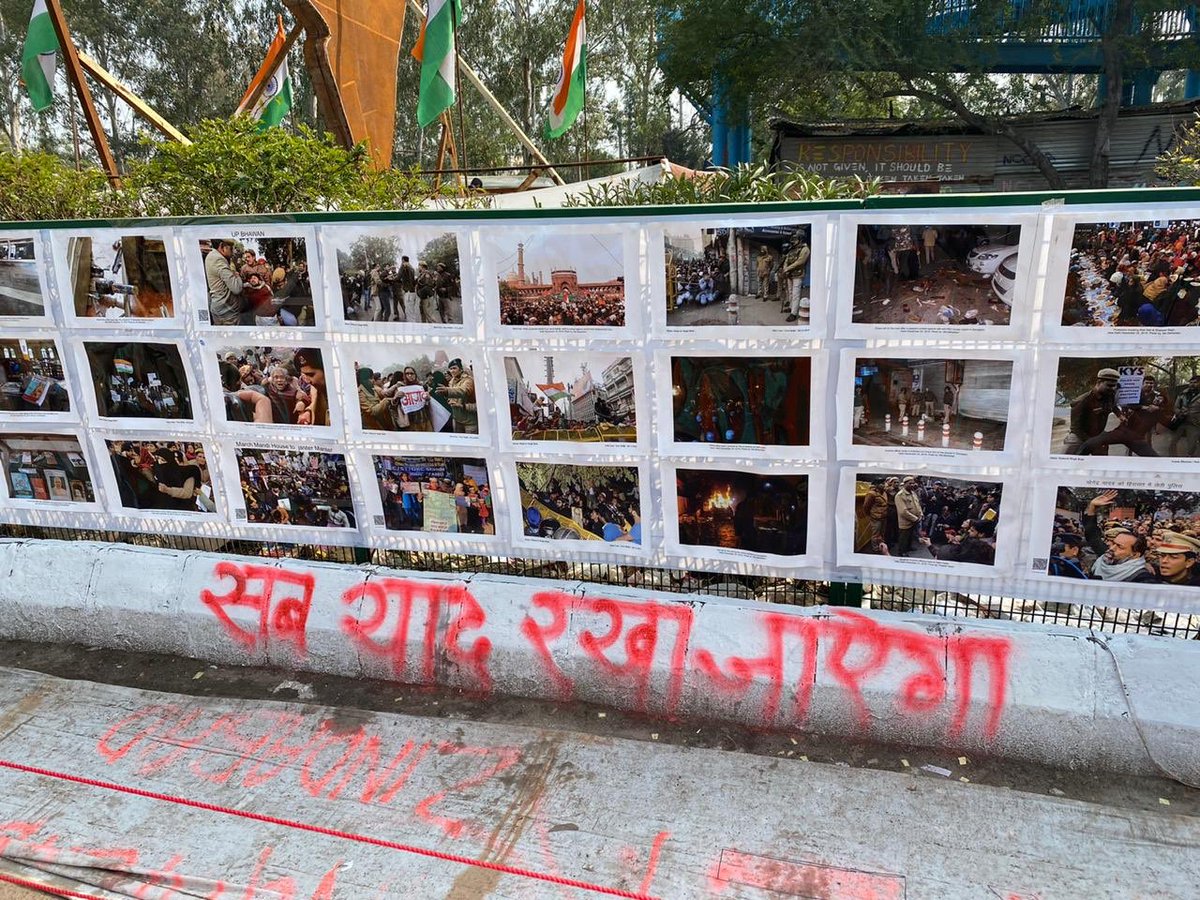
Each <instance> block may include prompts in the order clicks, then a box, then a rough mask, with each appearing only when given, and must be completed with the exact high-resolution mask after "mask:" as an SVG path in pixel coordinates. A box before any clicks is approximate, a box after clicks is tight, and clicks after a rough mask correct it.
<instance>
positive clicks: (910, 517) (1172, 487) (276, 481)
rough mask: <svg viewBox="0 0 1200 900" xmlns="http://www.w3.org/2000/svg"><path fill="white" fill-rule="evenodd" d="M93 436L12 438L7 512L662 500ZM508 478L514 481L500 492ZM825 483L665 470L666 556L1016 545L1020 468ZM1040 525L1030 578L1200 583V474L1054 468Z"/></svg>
mask: <svg viewBox="0 0 1200 900" xmlns="http://www.w3.org/2000/svg"><path fill="white" fill-rule="evenodd" d="M93 442H94V443H93V444H92V446H91V448H90V452H94V454H95V456H94V459H95V460H97V463H96V465H93V464H92V463H91V462H90V461H89V459H88V453H89V447H88V446H87V445H86V444H85V443H83V442H81V437H80V435H79V434H78V433H69V432H66V431H63V432H61V433H56V434H46V433H14V432H4V433H0V465H2V466H3V473H4V477H3V481H2V486H3V492H4V505H5V506H6V507H12V508H32V509H41V508H46V507H48V506H57V507H61V508H65V509H71V510H74V511H80V512H86V511H89V510H99V509H106V510H107V511H108V512H110V513H112V514H115V515H121V516H133V517H140V518H146V519H152V520H159V521H161V520H163V519H166V518H175V519H178V518H183V519H191V520H199V521H204V520H211V521H228V522H232V523H234V524H237V525H240V526H242V527H244V528H247V529H250V531H251V533H258V534H261V535H269V536H270V538H271V539H273V540H279V539H286V535H287V534H288V532H289V531H294V530H296V529H303V530H305V531H306V532H308V531H313V530H316V531H327V532H328V531H347V530H350V531H358V532H359V533H361V534H366V535H371V536H374V537H377V538H382V539H384V542H385V544H386V545H389V546H413V547H417V548H420V547H421V546H422V544H421V541H422V539H425V540H426V541H429V540H433V541H438V542H443V543H448V544H450V545H454V546H459V547H466V546H473V547H474V548H475V549H477V550H484V549H486V548H488V547H489V546H490V547H491V548H492V549H493V550H494V551H495V550H498V545H499V544H500V543H501V542H503V541H504V535H505V534H506V532H507V534H508V538H509V540H510V541H511V543H512V545H513V546H514V547H536V548H540V549H545V548H552V549H553V550H555V551H564V552H566V551H568V550H569V551H571V552H576V551H578V552H583V553H587V552H603V553H605V554H609V555H612V554H617V555H626V556H632V557H644V556H646V555H648V554H649V553H650V551H651V550H652V549H654V548H652V547H650V546H649V544H651V543H652V542H654V541H655V537H654V536H653V535H655V534H656V533H657V529H654V528H651V527H644V522H643V520H644V518H647V519H648V517H649V516H650V515H651V514H652V512H651V510H652V508H653V507H652V505H651V504H649V503H648V497H647V493H648V489H649V488H650V486H651V483H650V481H649V480H648V470H647V467H646V466H645V465H613V464H604V463H599V464H583V463H578V462H548V461H545V460H539V461H532V460H530V461H516V462H511V463H505V464H504V465H503V467H500V468H498V467H497V466H496V464H495V461H494V460H491V459H488V458H486V457H483V456H459V455H449V454H443V455H395V454H373V453H369V452H366V451H358V452H355V453H352V454H345V453H334V452H327V451H322V450H318V449H315V448H303V449H300V448H296V447H286V446H279V445H268V444H263V445H252V444H243V443H241V442H226V443H222V444H220V445H218V446H219V447H220V449H219V450H217V451H215V452H216V453H219V454H222V459H221V464H220V470H221V471H224V472H225V473H227V477H226V483H225V487H224V489H222V487H221V485H220V483H219V479H214V477H213V466H212V460H213V459H214V449H213V447H212V446H209V445H207V444H206V443H205V442H202V441H193V440H189V439H187V438H183V437H169V438H163V437H157V436H156V437H145V438H140V439H130V438H129V437H128V436H122V437H107V436H104V435H94V436H93ZM497 478H499V480H500V481H501V482H502V483H504V484H508V485H515V490H513V489H509V490H507V491H505V490H503V489H500V488H499V487H498V483H497ZM823 479H824V473H823V472H821V471H819V470H815V469H807V470H806V469H803V468H788V469H782V468H770V469H763V468H759V469H757V470H756V469H755V468H746V467H735V468H720V467H712V466H706V467H704V468H694V467H688V466H686V465H683V464H680V465H668V466H665V467H664V469H663V477H662V497H661V509H662V519H663V521H662V525H663V534H664V544H663V549H664V550H665V552H666V553H667V554H668V555H671V556H673V557H678V558H685V559H695V560H716V561H722V562H739V563H759V564H762V565H765V566H768V567H775V568H780V569H796V568H806V567H819V566H820V565H821V564H822V561H823V560H824V559H825V558H826V554H827V553H828V547H827V545H826V543H827V541H828V539H829V537H830V533H831V531H836V539H837V542H838V543H837V562H838V564H839V565H841V566H857V567H862V568H868V569H892V570H896V569H902V570H906V571H916V572H931V573H940V574H955V575H965V576H974V577H981V576H982V577H998V576H1000V575H1003V574H1006V573H1007V572H1008V570H1009V569H1010V567H1011V566H1012V565H1013V563H1014V561H1015V559H1016V557H1017V555H1018V553H1019V552H1020V550H1021V547H1020V542H1021V538H1022V533H1023V531H1024V530H1025V529H1024V527H1023V526H1024V522H1023V521H1022V519H1023V518H1024V516H1023V515H1022V512H1023V509H1022V505H1021V503H1020V502H1019V501H1020V499H1021V498H1020V497H1015V496H1014V486H1013V483H1012V481H1011V479H1007V478H1003V477H989V478H984V477H971V478H968V477H964V476H963V475H962V474H961V473H960V474H958V475H953V474H949V473H944V472H930V471H917V472H912V471H905V470H900V469H883V468H879V469H854V468H846V469H844V470H842V473H841V481H840V485H839V492H838V498H837V500H836V508H835V510H834V512H835V516H834V521H835V523H836V525H835V527H834V529H830V528H829V527H828V522H829V517H828V516H827V514H826V510H825V509H824V507H825V497H826V493H825V491H824V480H823ZM97 480H99V481H100V482H101V483H102V484H103V490H102V491H99V490H98V489H97V484H96V482H97ZM355 483H357V485H358V486H360V487H361V488H362V493H361V494H360V495H358V496H361V497H362V501H363V502H362V505H361V506H359V505H358V504H356V502H355V499H354V497H355V496H356V492H355V490H354V489H353V485H354V484H355ZM222 490H224V491H226V492H227V493H226V494H225V496H224V497H223V496H222ZM102 497H103V499H101V498H102ZM507 498H513V500H508V499H507ZM514 501H515V502H514ZM363 515H365V516H366V517H367V518H366V519H365V520H363V519H361V518H360V516H363ZM1030 521H1031V523H1032V528H1031V530H1030V534H1031V537H1030V541H1029V544H1028V547H1027V548H1026V549H1027V552H1028V553H1029V555H1030V560H1029V561H1030V563H1031V569H1032V573H1033V574H1034V575H1035V576H1039V577H1045V578H1049V579H1063V578H1067V579H1077V580H1091V581H1099V582H1109V583H1116V584H1128V583H1136V584H1139V585H1142V584H1161V585H1167V586H1174V587H1188V588H1190V587H1200V565H1198V561H1200V475H1190V476H1181V477H1180V478H1178V479H1176V480H1173V481H1171V482H1167V481H1165V480H1163V479H1161V478H1160V479H1153V478H1144V477H1143V478H1140V479H1137V478H1135V479H1124V480H1122V479H1110V480H1103V479H1095V478H1092V479H1088V478H1085V477H1081V476H1071V475H1064V476H1062V477H1061V478H1047V479H1043V480H1042V482H1041V483H1040V484H1039V485H1038V487H1037V497H1036V499H1035V502H1034V503H1033V506H1032V519H1031V520H1030Z"/></svg>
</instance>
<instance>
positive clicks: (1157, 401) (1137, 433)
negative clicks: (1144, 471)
mask: <svg viewBox="0 0 1200 900" xmlns="http://www.w3.org/2000/svg"><path fill="white" fill-rule="evenodd" d="M1106 371H1107V372H1111V371H1112V370H1111V369H1102V370H1101V372H1102V373H1103V372H1106ZM1099 384H1100V382H1097V386H1099ZM1095 390H1096V388H1093V392H1094V391H1095ZM1088 396H1089V395H1085V396H1084V398H1081V400H1083V401H1084V406H1085V407H1086V406H1088V403H1089V402H1090V401H1086V398H1087V397H1088ZM1165 406H1166V398H1165V397H1164V396H1163V395H1162V394H1161V393H1160V392H1159V391H1158V389H1157V385H1156V383H1155V380H1154V378H1153V377H1150V376H1147V377H1146V378H1145V379H1143V381H1142V391H1141V395H1140V397H1139V402H1138V403H1131V404H1126V405H1115V409H1114V412H1115V413H1116V415H1117V419H1118V423H1117V426H1116V427H1115V428H1113V429H1112V430H1111V431H1103V430H1102V431H1101V432H1100V433H1099V434H1096V435H1094V436H1092V437H1089V438H1087V440H1085V441H1083V443H1081V444H1080V445H1079V446H1078V447H1077V448H1075V451H1074V452H1075V453H1077V454H1078V455H1080V456H1091V455H1092V454H1094V453H1097V452H1098V451H1100V450H1107V448H1108V447H1110V446H1112V445H1113V444H1123V445H1124V446H1125V447H1127V448H1129V452H1130V453H1132V454H1134V455H1135V456H1158V453H1157V451H1155V449H1154V448H1153V447H1152V446H1151V445H1150V434H1151V432H1152V431H1153V430H1154V428H1155V426H1156V425H1158V423H1159V421H1160V420H1161V418H1162V413H1163V409H1164V408H1165ZM1100 408H1103V404H1102V403H1101V404H1100ZM1085 413H1087V414H1088V415H1092V414H1093V413H1092V412H1091V411H1090V410H1086V409H1085ZM1071 416H1072V420H1074V419H1075V404H1072V405H1071ZM1106 422H1107V416H1105V423H1102V426H1101V427H1102V428H1103V427H1105V424H1106ZM1081 424H1083V425H1086V426H1087V427H1094V425H1095V420H1094V419H1091V420H1090V421H1088V422H1087V423H1081ZM1071 430H1072V432H1075V422H1074V421H1072V427H1071ZM1075 433H1076V434H1078V432H1075Z"/></svg>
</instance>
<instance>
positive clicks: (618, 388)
mask: <svg viewBox="0 0 1200 900" xmlns="http://www.w3.org/2000/svg"><path fill="white" fill-rule="evenodd" d="M502 361H503V374H502V376H501V372H500V371H499V369H500V367H499V366H497V372H496V377H497V378H500V377H503V378H504V391H505V394H506V396H507V398H508V412H507V416H505V414H504V413H503V411H502V412H501V429H502V431H503V434H504V441H503V444H504V446H505V447H516V448H527V447H530V448H532V447H536V446H538V445H539V444H551V445H553V446H556V447H561V446H562V445H570V444H579V445H584V446H585V447H586V449H587V450H588V451H589V452H595V453H603V452H605V451H609V450H611V451H612V452H614V453H626V452H628V451H629V449H630V448H631V447H632V446H637V445H640V441H639V424H640V423H644V422H645V421H646V419H645V414H644V412H643V409H642V407H643V403H642V399H643V398H642V395H641V391H642V373H641V371H640V366H641V356H640V355H637V356H634V355H630V354H627V353H591V352H588V353H560V352H550V351H547V352H544V353H513V354H508V353H506V354H504V355H503V356H502ZM497 387H499V386H497Z"/></svg>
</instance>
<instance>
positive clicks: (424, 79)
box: [412, 0, 462, 128]
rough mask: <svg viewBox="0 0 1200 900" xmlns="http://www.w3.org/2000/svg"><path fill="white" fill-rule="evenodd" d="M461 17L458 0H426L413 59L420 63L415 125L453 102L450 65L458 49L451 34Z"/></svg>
mask: <svg viewBox="0 0 1200 900" xmlns="http://www.w3.org/2000/svg"><path fill="white" fill-rule="evenodd" d="M461 18H462V3H461V0H429V6H428V7H426V9H425V21H424V22H423V23H422V24H421V36H420V37H419V38H417V45H416V46H415V47H413V50H412V55H413V58H414V59H416V60H417V61H418V62H420V63H421V93H420V95H419V98H418V100H417V124H418V125H420V126H421V127H422V128H424V127H425V126H426V125H429V124H431V123H432V122H433V121H434V120H435V119H437V117H438V116H440V115H441V114H442V113H443V112H445V111H446V110H447V109H449V108H450V107H451V106H453V105H454V67H455V66H456V65H457V64H458V50H457V48H456V47H455V45H454V41H455V36H454V33H455V31H456V30H457V29H458V22H459V19H461Z"/></svg>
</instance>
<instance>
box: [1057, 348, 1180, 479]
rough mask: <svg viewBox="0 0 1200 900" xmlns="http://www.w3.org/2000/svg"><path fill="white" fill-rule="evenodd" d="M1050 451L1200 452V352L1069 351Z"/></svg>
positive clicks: (1112, 453)
mask: <svg viewBox="0 0 1200 900" xmlns="http://www.w3.org/2000/svg"><path fill="white" fill-rule="evenodd" d="M1050 452H1051V453H1060V454H1065V455H1068V456H1167V457H1176V458H1192V459H1195V458H1197V457H1200V356H1114V357H1112V358H1110V359H1106V358H1094V357H1093V358H1086V359H1084V358H1077V357H1063V358H1062V359H1060V360H1059V365H1058V382H1057V391H1056V394H1055V403H1054V420H1053V424H1052V426H1051V430H1050Z"/></svg>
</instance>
